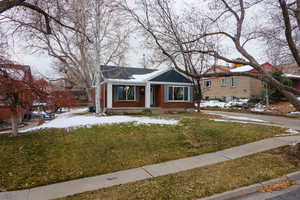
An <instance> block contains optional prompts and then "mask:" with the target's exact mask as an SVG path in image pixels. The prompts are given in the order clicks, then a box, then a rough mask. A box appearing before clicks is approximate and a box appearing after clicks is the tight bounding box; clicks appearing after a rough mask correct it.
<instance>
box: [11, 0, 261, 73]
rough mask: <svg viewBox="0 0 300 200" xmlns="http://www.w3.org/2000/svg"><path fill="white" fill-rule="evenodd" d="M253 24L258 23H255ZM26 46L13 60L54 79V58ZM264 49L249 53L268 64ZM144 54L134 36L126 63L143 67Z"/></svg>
mask: <svg viewBox="0 0 300 200" xmlns="http://www.w3.org/2000/svg"><path fill="white" fill-rule="evenodd" d="M177 1H178V4H177V7H178V9H183V8H185V7H186V6H188V5H189V6H190V5H191V4H192V3H191V2H192V1H193V2H196V1H194V0H189V1H187V0H177ZM197 5H199V1H197V4H194V6H197ZM201 5H202V4H201ZM201 8H202V9H203V8H204V7H203V6H202V7H201ZM257 11H258V8H256V12H257ZM250 15H251V13H250ZM253 23H256V22H255V21H253ZM25 44H26V41H23V40H22V38H20V39H18V44H16V43H15V45H14V48H13V49H14V50H13V51H11V55H12V58H13V59H14V60H15V61H17V62H19V63H21V64H25V65H30V66H31V68H32V71H33V72H34V73H42V74H43V75H46V76H51V77H54V76H55V75H54V71H53V70H52V69H51V66H52V61H53V60H52V58H51V57H49V56H48V55H47V54H40V53H39V54H32V53H31V52H29V51H28V50H24V48H23V47H24V46H25ZM262 47H263V44H261V43H259V42H257V41H255V42H252V43H250V44H249V46H248V49H249V52H250V53H251V54H252V55H254V56H255V57H256V58H257V59H258V60H259V61H260V62H261V63H263V62H267V58H266V56H265V55H264V52H263V51H262V49H263V48H262ZM143 54H146V56H147V53H146V51H145V50H144V49H143V38H142V37H141V36H137V35H133V36H132V38H131V40H130V49H129V50H128V53H127V55H126V58H125V59H126V63H127V64H128V65H129V66H132V67H143ZM228 54H229V55H230V57H231V58H237V57H240V55H239V54H238V53H237V52H235V51H234V50H229V52H228ZM219 64H224V63H219ZM149 67H150V66H149Z"/></svg>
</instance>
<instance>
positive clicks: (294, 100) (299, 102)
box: [281, 90, 300, 111]
mask: <svg viewBox="0 0 300 200" xmlns="http://www.w3.org/2000/svg"><path fill="white" fill-rule="evenodd" d="M281 93H282V94H283V95H284V96H285V97H286V98H287V99H288V101H289V102H290V103H291V104H292V105H293V106H294V107H295V108H296V109H297V110H298V111H300V100H298V98H297V97H296V96H295V95H294V94H293V93H290V92H287V91H285V90H281Z"/></svg>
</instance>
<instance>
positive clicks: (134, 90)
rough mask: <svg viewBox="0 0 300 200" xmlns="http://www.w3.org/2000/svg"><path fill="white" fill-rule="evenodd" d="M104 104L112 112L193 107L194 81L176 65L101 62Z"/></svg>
mask: <svg viewBox="0 0 300 200" xmlns="http://www.w3.org/2000/svg"><path fill="white" fill-rule="evenodd" d="M101 70H102V73H103V76H104V80H103V81H102V83H101V87H102V94H101V106H102V107H103V108H106V110H107V111H108V112H123V113H124V112H138V111H143V110H145V109H151V110H152V111H153V112H168V111H179V110H186V109H190V108H193V107H194V105H193V84H192V81H191V80H190V79H189V78H188V77H186V76H185V75H183V74H181V73H179V72H177V71H175V70H174V69H170V68H168V69H160V70H158V69H145V68H129V67H116V66H101Z"/></svg>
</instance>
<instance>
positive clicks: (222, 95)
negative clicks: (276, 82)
mask: <svg viewBox="0 0 300 200" xmlns="http://www.w3.org/2000/svg"><path fill="white" fill-rule="evenodd" d="M262 66H263V67H264V68H265V70H267V71H272V70H273V67H272V66H271V65H270V64H268V63H265V64H263V65H262ZM221 72H250V73H258V72H257V70H255V69H253V68H252V67H251V66H240V67H235V68H230V67H226V66H213V67H212V69H210V70H208V71H207V72H206V73H221ZM201 87H202V93H203V98H204V99H222V100H225V101H229V100H231V99H233V98H247V99H250V98H256V97H261V96H262V95H264V93H265V92H266V90H265V87H264V83H263V82H262V81H260V80H257V79H254V78H251V77H245V76H231V77H212V78H202V79H201Z"/></svg>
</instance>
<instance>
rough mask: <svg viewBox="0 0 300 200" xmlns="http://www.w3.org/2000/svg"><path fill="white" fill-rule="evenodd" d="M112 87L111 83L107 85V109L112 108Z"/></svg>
mask: <svg viewBox="0 0 300 200" xmlns="http://www.w3.org/2000/svg"><path fill="white" fill-rule="evenodd" d="M112 90H113V87H112V84H111V83H107V99H106V103H107V108H112V92H113V91H112Z"/></svg>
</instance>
